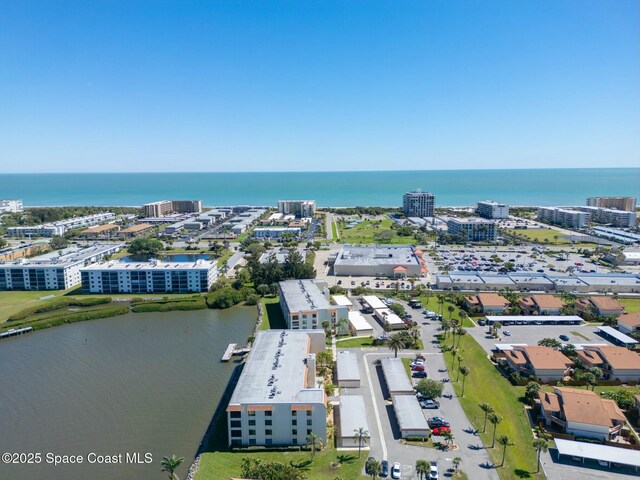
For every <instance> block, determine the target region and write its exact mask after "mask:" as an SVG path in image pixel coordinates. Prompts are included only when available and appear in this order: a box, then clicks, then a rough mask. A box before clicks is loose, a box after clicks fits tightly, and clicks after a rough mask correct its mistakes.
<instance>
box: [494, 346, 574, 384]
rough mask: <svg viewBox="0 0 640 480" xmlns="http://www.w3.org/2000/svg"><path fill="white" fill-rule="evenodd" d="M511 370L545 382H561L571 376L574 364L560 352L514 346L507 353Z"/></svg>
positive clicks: (544, 348) (534, 347) (506, 357)
mask: <svg viewBox="0 0 640 480" xmlns="http://www.w3.org/2000/svg"><path fill="white" fill-rule="evenodd" d="M505 359H506V360H507V364H508V365H509V367H510V368H512V369H513V370H515V371H516V372H518V373H519V374H520V375H523V376H527V377H529V376H530V377H533V378H536V379H540V380H542V381H543V382H550V381H559V380H562V379H563V378H564V377H565V376H566V375H568V374H569V368H570V367H571V366H572V365H573V362H572V361H571V360H570V359H569V358H567V357H566V356H565V355H563V354H562V353H561V352H559V351H558V350H555V349H553V348H550V347H543V346H537V345H536V346H532V345H525V346H516V345H514V346H513V349H512V350H507V351H506V352H505Z"/></svg>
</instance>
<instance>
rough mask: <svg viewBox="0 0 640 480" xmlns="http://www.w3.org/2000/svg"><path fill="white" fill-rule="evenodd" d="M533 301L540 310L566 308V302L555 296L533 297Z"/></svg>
mask: <svg viewBox="0 0 640 480" xmlns="http://www.w3.org/2000/svg"><path fill="white" fill-rule="evenodd" d="M531 299H532V300H533V301H534V302H535V303H536V304H538V306H539V307H540V308H562V307H564V302H563V301H562V300H560V299H559V298H558V297H554V296H553V295H531Z"/></svg>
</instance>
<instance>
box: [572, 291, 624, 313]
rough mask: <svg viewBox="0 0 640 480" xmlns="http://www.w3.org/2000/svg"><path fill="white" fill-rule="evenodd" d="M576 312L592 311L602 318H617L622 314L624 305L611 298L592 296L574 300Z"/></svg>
mask: <svg viewBox="0 0 640 480" xmlns="http://www.w3.org/2000/svg"><path fill="white" fill-rule="evenodd" d="M576 310H578V311H582V312H591V311H594V312H596V313H597V314H598V315H600V316H602V317H608V316H611V315H616V316H618V315H620V314H621V313H622V312H623V310H624V305H622V304H621V303H620V302H619V301H617V300H616V299H615V298H613V297H607V296H598V297H595V296H594V297H586V298H579V299H578V300H576Z"/></svg>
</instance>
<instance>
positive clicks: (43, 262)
mask: <svg viewBox="0 0 640 480" xmlns="http://www.w3.org/2000/svg"><path fill="white" fill-rule="evenodd" d="M123 247H124V245H123V244H115V243H99V244H95V245H93V246H91V247H89V248H78V247H69V248H65V249H63V250H60V251H55V252H49V253H46V254H44V255H40V256H37V257H33V258H19V259H17V260H12V261H8V262H0V268H38V267H65V266H68V265H72V264H77V263H83V262H86V261H88V260H90V259H92V258H93V257H96V256H98V257H99V256H104V255H108V254H109V253H111V252H113V251H115V250H119V249H120V248H123Z"/></svg>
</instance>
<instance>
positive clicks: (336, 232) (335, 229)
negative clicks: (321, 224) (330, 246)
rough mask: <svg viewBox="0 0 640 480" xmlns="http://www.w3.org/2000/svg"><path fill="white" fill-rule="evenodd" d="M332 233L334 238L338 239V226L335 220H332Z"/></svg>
mask: <svg viewBox="0 0 640 480" xmlns="http://www.w3.org/2000/svg"><path fill="white" fill-rule="evenodd" d="M331 234H332V235H333V240H334V241H337V240H338V238H339V237H338V226H337V225H336V222H335V220H334V221H332V222H331Z"/></svg>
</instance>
